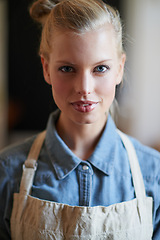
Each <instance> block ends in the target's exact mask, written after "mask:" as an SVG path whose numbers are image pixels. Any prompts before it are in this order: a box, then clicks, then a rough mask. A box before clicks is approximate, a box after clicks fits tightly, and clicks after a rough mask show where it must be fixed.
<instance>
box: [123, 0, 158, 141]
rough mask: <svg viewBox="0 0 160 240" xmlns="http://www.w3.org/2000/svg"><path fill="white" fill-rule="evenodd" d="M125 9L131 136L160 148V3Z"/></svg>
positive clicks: (126, 3)
mask: <svg viewBox="0 0 160 240" xmlns="http://www.w3.org/2000/svg"><path fill="white" fill-rule="evenodd" d="M123 9H124V14H125V18H126V23H125V25H126V33H127V35H126V37H127V55H128V62H127V69H128V70H127V71H128V73H129V74H128V76H127V78H128V79H127V81H128V84H129V85H130V87H129V94H126V97H125V96H124V97H123V101H122V102H123V103H126V106H125V108H126V109H127V110H128V109H130V110H129V111H128V114H129V121H130V123H129V126H130V127H129V133H130V134H131V135H133V136H134V137H136V138H138V139H139V140H140V141H142V142H143V143H144V144H147V145H150V146H154V145H160V1H159V0H134V1H133V0H123ZM125 114H127V113H125Z"/></svg>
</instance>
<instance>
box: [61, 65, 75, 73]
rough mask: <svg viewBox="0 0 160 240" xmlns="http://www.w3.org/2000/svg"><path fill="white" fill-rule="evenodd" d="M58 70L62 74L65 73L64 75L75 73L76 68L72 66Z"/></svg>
mask: <svg viewBox="0 0 160 240" xmlns="http://www.w3.org/2000/svg"><path fill="white" fill-rule="evenodd" d="M58 70H59V71H61V72H64V73H71V72H75V70H74V68H73V67H71V66H62V67H60V68H58Z"/></svg>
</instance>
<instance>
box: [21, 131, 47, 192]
mask: <svg viewBox="0 0 160 240" xmlns="http://www.w3.org/2000/svg"><path fill="white" fill-rule="evenodd" d="M45 135H46V131H43V132H41V133H40V134H38V136H37V138H36V139H35V140H34V142H33V144H32V146H31V149H30V151H29V154H28V157H27V159H26V161H25V163H24V165H23V174H22V179H21V184H20V193H23V194H25V195H28V194H30V192H31V188H32V184H33V179H34V175H35V171H36V169H37V160H38V156H39V154H40V150H41V147H42V145H43V142H44V139H45Z"/></svg>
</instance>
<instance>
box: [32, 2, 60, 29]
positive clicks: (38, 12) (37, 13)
mask: <svg viewBox="0 0 160 240" xmlns="http://www.w3.org/2000/svg"><path fill="white" fill-rule="evenodd" d="M57 3H59V1H58V0H37V1H35V2H34V3H33V4H32V5H31V7H30V10H29V12H30V16H31V17H32V18H33V19H34V20H35V21H37V22H39V23H41V24H44V22H45V19H46V17H47V16H48V14H49V13H50V12H51V10H52V8H53V7H55V5H56V4H57Z"/></svg>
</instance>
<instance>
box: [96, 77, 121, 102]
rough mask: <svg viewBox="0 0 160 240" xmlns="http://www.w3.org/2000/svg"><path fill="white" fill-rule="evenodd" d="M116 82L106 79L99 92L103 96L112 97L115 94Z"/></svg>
mask: <svg viewBox="0 0 160 240" xmlns="http://www.w3.org/2000/svg"><path fill="white" fill-rule="evenodd" d="M115 87H116V84H115V81H113V79H104V80H103V83H101V85H99V86H98V88H97V89H98V91H99V93H101V95H102V96H105V97H108V98H109V97H112V96H113V95H114V94H115Z"/></svg>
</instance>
